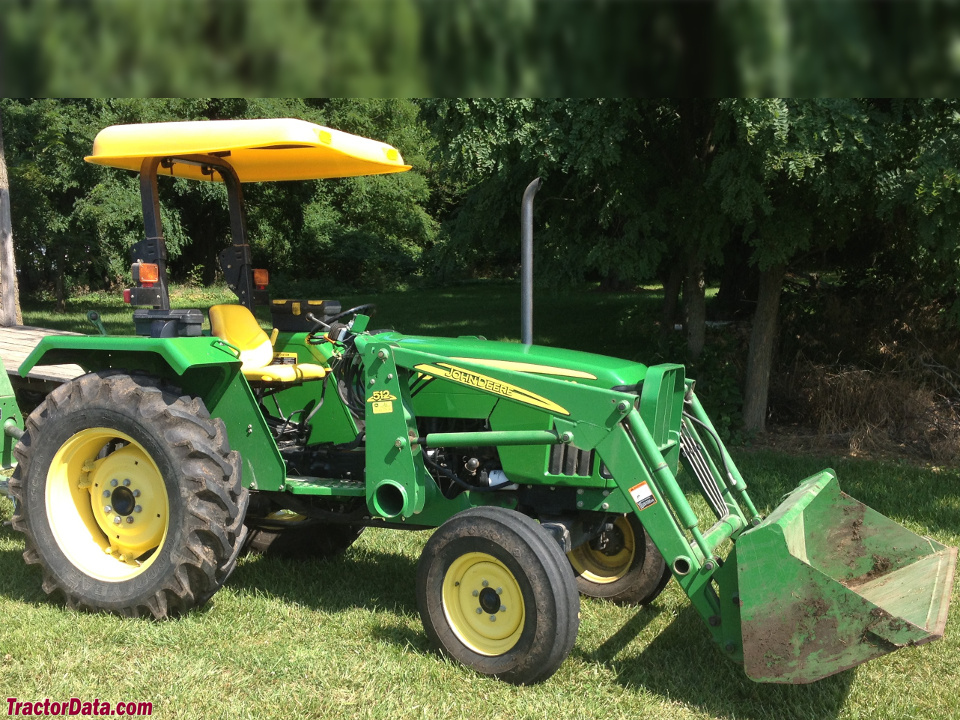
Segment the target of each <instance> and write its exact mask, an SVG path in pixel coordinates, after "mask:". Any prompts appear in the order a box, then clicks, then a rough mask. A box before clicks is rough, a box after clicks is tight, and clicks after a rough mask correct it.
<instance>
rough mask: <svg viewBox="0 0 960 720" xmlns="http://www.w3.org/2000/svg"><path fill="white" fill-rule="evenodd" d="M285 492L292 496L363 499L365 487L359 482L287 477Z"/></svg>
mask: <svg viewBox="0 0 960 720" xmlns="http://www.w3.org/2000/svg"><path fill="white" fill-rule="evenodd" d="M286 490H287V492H289V493H292V494H294V495H321V496H328V497H342V496H346V497H364V496H365V495H366V494H367V486H366V484H365V483H363V482H362V481H360V480H339V479H332V478H318V477H309V476H299V477H298V476H287V481H286Z"/></svg>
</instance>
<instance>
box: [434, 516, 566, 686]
mask: <svg viewBox="0 0 960 720" xmlns="http://www.w3.org/2000/svg"><path fill="white" fill-rule="evenodd" d="M417 605H418V607H419V610H420V617H421V619H422V620H423V627H424V629H425V630H426V633H427V637H428V638H429V639H430V641H431V642H432V644H433V645H434V647H436V648H437V649H438V650H440V652H441V653H443V654H445V655H448V656H449V657H451V658H453V659H455V660H457V661H459V662H460V663H462V664H464V665H466V666H467V667H469V668H472V669H474V670H476V671H477V672H480V673H483V674H485V675H492V676H495V677H497V678H499V679H501V680H505V681H507V682H511V683H514V684H517V685H527V684H532V683H537V682H542V681H543V680H546V679H547V678H549V677H550V676H551V675H553V673H554V672H556V670H557V668H558V667H560V664H561V663H562V662H563V660H564V659H565V658H566V657H567V655H569V654H570V650H571V649H572V648H573V645H574V642H576V639H577V631H578V629H579V627H580V596H579V595H577V588H576V585H575V584H574V580H573V575H572V573H571V572H570V568H569V567H568V565H567V561H566V559H565V558H564V556H563V552H562V551H561V550H560V547H559V545H557V543H556V541H555V540H554V539H553V538H552V537H551V536H550V535H549V533H547V531H545V530H544V529H543V528H542V527H541V526H540V525H539V524H538V523H536V522H534V521H533V520H531V519H530V518H528V517H526V516H525V515H521V514H520V513H517V512H514V511H512V510H505V509H503V508H497V507H477V508H472V509H470V510H465V511H463V512H461V513H458V514H457V515H454V516H453V517H452V518H450V519H449V520H448V521H447V522H445V523H444V524H443V525H441V526H440V528H439V529H438V530H437V531H436V532H435V533H434V534H433V535H432V536H431V538H430V540H428V541H427V544H426V546H425V547H424V550H423V554H422V556H421V557H420V562H419V564H418V566H417Z"/></svg>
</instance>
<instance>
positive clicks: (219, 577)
mask: <svg viewBox="0 0 960 720" xmlns="http://www.w3.org/2000/svg"><path fill="white" fill-rule="evenodd" d="M15 452H16V455H17V459H18V461H19V464H18V466H17V469H16V471H15V473H14V475H13V477H12V478H11V481H10V490H11V494H12V495H13V497H14V500H15V501H16V512H15V514H14V516H13V527H14V528H15V529H16V530H19V531H20V532H22V533H23V534H24V535H25V537H26V550H25V551H24V553H23V556H24V559H25V560H26V561H27V563H28V564H37V565H40V566H41V568H42V569H43V589H44V590H45V591H46V592H47V593H48V594H52V593H56V592H59V593H61V594H62V595H63V596H64V597H65V599H66V604H67V605H68V606H69V607H71V608H75V609H79V610H88V611H99V612H111V613H115V614H118V615H122V616H125V617H137V616H152V617H154V618H157V619H162V618H166V617H168V616H172V615H178V614H181V613H184V612H186V611H188V610H190V609H191V608H193V607H196V606H198V605H202V604H203V603H204V602H206V601H207V600H208V599H209V598H210V596H212V595H213V593H214V592H216V591H217V589H219V588H220V586H221V585H223V583H224V581H225V580H226V579H227V577H228V576H229V575H230V573H231V572H232V570H233V568H234V567H235V565H236V559H237V555H238V553H239V550H240V548H241V546H242V544H243V542H244V539H245V535H246V528H245V526H244V525H243V519H244V515H245V513H246V508H247V503H248V501H249V494H248V492H247V490H246V489H245V488H244V487H243V486H242V485H241V483H240V461H239V455H238V453H236V452H233V451H231V450H230V446H229V443H228V441H227V433H226V429H225V427H224V424H223V422H222V421H221V420H219V419H212V418H211V417H210V414H209V413H208V412H207V409H206V407H205V406H204V404H203V402H202V401H201V400H199V399H198V398H191V397H187V396H182V395H181V394H180V391H179V390H178V389H177V388H173V387H170V386H167V385H163V384H161V382H160V381H159V380H157V379H156V378H151V377H148V376H145V375H128V374H125V373H121V372H116V371H105V372H100V373H91V374H88V375H84V376H82V377H79V378H77V379H75V380H73V381H71V382H68V383H66V384H64V385H61V386H60V387H59V388H57V389H56V390H54V391H53V392H52V393H50V395H49V396H47V399H46V400H45V401H44V402H43V403H42V404H41V405H40V406H39V407H38V408H37V409H36V410H35V411H34V412H33V413H32V414H31V415H30V416H29V417H28V418H27V421H26V432H25V433H24V434H23V437H22V438H20V442H19V444H18V445H17V447H16V451H15Z"/></svg>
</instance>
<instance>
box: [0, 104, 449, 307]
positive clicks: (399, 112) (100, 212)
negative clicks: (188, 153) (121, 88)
mask: <svg viewBox="0 0 960 720" xmlns="http://www.w3.org/2000/svg"><path fill="white" fill-rule="evenodd" d="M245 117H246V118H257V117H299V118H302V119H305V120H309V121H312V122H317V123H320V124H323V125H329V126H332V127H336V128H337V129H341V130H345V131H347V132H353V133H357V134H360V135H365V136H368V137H375V138H377V139H380V140H384V141H385V142H388V143H391V144H393V145H395V146H396V147H398V148H399V149H400V151H401V153H402V154H403V155H404V157H405V159H406V160H407V162H409V163H410V164H412V165H414V167H415V171H414V172H409V173H405V174H401V175H397V176H389V177H369V178H355V179H351V180H343V181H326V182H321V181H317V182H303V183H264V184H255V185H248V186H245V188H244V189H245V195H246V202H247V207H248V211H249V217H248V227H249V229H250V231H251V243H252V246H253V251H254V259H255V261H257V262H260V263H262V264H263V265H265V266H267V267H270V268H271V269H272V270H273V271H274V272H276V273H279V274H280V275H287V276H289V277H291V278H293V279H297V278H307V277H317V276H325V277H332V276H337V277H339V278H341V282H348V283H351V284H353V285H354V286H357V287H380V288H382V287H388V286H391V285H394V284H396V283H398V282H400V281H405V280H408V279H409V278H410V277H411V276H412V275H415V274H416V273H417V271H418V269H419V266H418V260H419V258H420V255H421V253H422V252H423V250H424V248H425V247H427V246H429V245H430V244H431V243H432V242H433V238H434V235H435V233H436V224H435V222H434V221H433V219H432V218H431V217H430V216H429V214H428V213H427V212H426V209H425V206H426V204H427V203H428V202H429V199H430V188H429V185H428V181H427V179H426V175H425V174H424V172H425V171H426V170H427V169H428V165H427V160H426V159H425V158H426V155H427V153H428V152H429V149H430V147H431V143H432V140H431V138H430V136H429V134H428V133H427V132H426V130H425V128H424V126H423V125H422V123H420V122H419V121H418V120H417V107H416V105H414V104H413V103H412V102H410V101H406V100H390V99H380V100H346V99H344V100H316V101H301V100H284V99H266V100H243V99H233V100H231V99H212V98H207V99H204V98H196V99H172V100H143V99H127V100H88V101H54V100H35V101H12V100H2V101H0V121H2V122H3V125H4V128H5V131H6V132H5V135H6V136H7V142H6V145H7V147H6V150H7V152H6V154H7V163H8V166H9V168H10V176H11V180H10V182H11V197H12V204H13V222H14V239H15V243H16V252H17V258H18V266H19V269H20V272H21V277H22V281H21V288H22V289H23V290H24V291H28V290H29V289H37V290H43V289H47V288H54V289H55V290H54V291H55V295H56V296H57V297H58V299H59V300H60V301H61V302H62V299H63V297H64V296H65V295H66V294H69V292H70V289H71V288H73V287H90V288H109V287H113V286H115V285H117V284H118V283H124V282H129V279H128V278H129V257H128V255H127V252H128V249H129V247H130V246H131V245H132V244H133V243H134V242H136V241H137V240H138V239H140V237H142V234H143V220H142V215H141V205H140V191H139V185H138V181H137V176H136V175H135V174H132V173H129V172H126V171H122V170H114V169H110V168H101V167H95V166H91V165H88V164H87V163H85V162H84V161H83V157H84V155H87V154H89V152H90V148H91V147H92V144H93V137H94V136H95V134H96V133H97V132H98V131H99V130H101V129H102V128H103V127H106V126H107V125H110V124H116V123H133V122H157V121H169V120H200V119H220V118H245ZM159 190H160V204H161V216H162V221H163V228H164V235H165V239H166V243H167V249H168V252H169V254H170V257H171V259H172V260H173V262H172V263H171V272H172V274H173V277H174V278H175V279H186V278H187V277H188V275H190V274H192V275H193V276H194V277H195V278H197V279H199V280H200V281H202V282H205V283H210V282H213V281H214V280H215V279H216V278H217V276H218V270H219V265H218V261H217V254H218V252H219V251H220V250H221V249H222V248H223V247H225V246H227V245H228V244H229V243H230V239H229V222H228V217H227V210H226V192H225V189H224V187H223V186H221V185H220V184H216V183H196V182H189V181H186V180H173V181H170V180H167V179H161V181H160V184H159Z"/></svg>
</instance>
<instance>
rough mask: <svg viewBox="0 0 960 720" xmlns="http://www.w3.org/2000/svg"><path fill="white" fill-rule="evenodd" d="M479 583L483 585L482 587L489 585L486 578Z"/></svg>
mask: <svg viewBox="0 0 960 720" xmlns="http://www.w3.org/2000/svg"><path fill="white" fill-rule="evenodd" d="M480 584H481V585H483V586H484V587H490V583H488V582H487V581H486V580H484V581H483V582H482V583H480Z"/></svg>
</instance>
